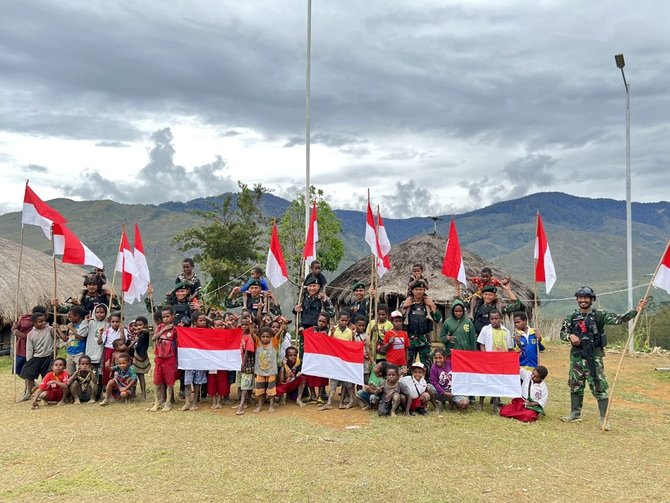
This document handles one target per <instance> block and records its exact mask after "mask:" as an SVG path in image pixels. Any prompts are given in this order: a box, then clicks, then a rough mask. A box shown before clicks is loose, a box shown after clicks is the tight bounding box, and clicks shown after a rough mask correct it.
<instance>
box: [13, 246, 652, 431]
mask: <svg viewBox="0 0 670 503" xmlns="http://www.w3.org/2000/svg"><path fill="white" fill-rule="evenodd" d="M182 265H183V273H182V274H180V275H179V276H178V277H177V278H176V281H175V286H174V288H173V289H171V290H170V292H169V293H168V294H167V296H166V298H165V301H164V302H163V303H161V304H160V305H154V302H153V300H154V299H153V289H151V288H150V289H149V295H148V297H147V299H146V305H147V308H148V310H149V312H150V315H151V316H150V318H152V320H153V325H152V324H151V323H150V322H149V320H148V319H147V317H144V316H140V317H137V318H135V319H134V320H132V321H131V322H130V323H128V324H127V326H125V324H124V323H123V320H122V319H121V316H120V314H119V313H118V312H117V310H116V309H114V308H115V305H114V299H113V295H112V292H111V291H109V290H108V288H107V286H106V280H105V277H104V271H102V270H96V271H94V272H92V273H91V274H90V275H87V276H86V278H85V281H84V287H85V290H84V291H83V292H82V295H81V298H80V299H77V300H75V301H74V302H71V303H70V304H69V305H61V304H60V303H59V302H58V299H53V301H52V304H53V306H54V307H55V308H56V309H57V310H59V311H60V312H64V313H66V316H67V321H68V322H67V324H65V325H61V324H59V323H56V322H55V321H54V322H53V324H52V326H49V325H48V323H47V318H48V315H47V309H46V308H45V307H40V306H38V307H35V308H34V309H33V312H32V313H31V314H30V315H26V316H23V317H22V318H21V319H20V320H19V321H18V322H17V323H16V324H15V325H14V332H15V334H16V337H17V344H16V348H17V356H16V363H17V365H16V372H17V373H18V374H19V375H20V376H21V377H22V378H23V379H24V381H25V390H24V394H23V396H22V397H21V398H20V399H19V401H28V400H30V401H31V404H32V407H33V408H38V407H39V406H40V405H44V404H48V403H56V404H57V405H64V404H67V403H70V402H73V403H74V404H81V403H95V402H96V401H99V404H100V405H101V406H106V405H109V404H111V403H113V402H114V401H128V400H130V399H133V398H135V397H136V396H137V398H139V399H140V400H147V396H148V395H147V385H146V379H145V377H146V375H147V374H148V373H149V372H151V371H152V372H153V384H154V403H153V404H152V405H151V406H150V407H148V408H147V410H148V411H151V412H156V411H165V412H167V411H170V410H171V409H172V407H173V405H174V404H175V403H176V401H177V398H181V399H182V400H184V403H183V405H182V406H181V407H180V408H181V410H183V411H188V410H195V409H197V408H198V406H199V404H202V403H203V402H204V401H209V402H211V408H213V409H219V408H221V407H223V406H226V405H228V406H233V407H234V408H235V410H236V414H238V415H243V414H244V413H245V412H246V410H247V407H248V406H249V405H250V404H251V405H255V408H254V409H253V410H254V412H260V411H261V410H262V409H263V407H264V405H265V402H267V403H268V410H269V412H273V411H274V410H275V407H276V406H279V405H281V406H285V404H286V403H287V401H291V402H295V403H296V404H297V405H298V406H299V407H305V406H306V405H308V404H309V403H315V404H316V407H317V409H318V410H320V411H327V410H329V409H332V408H333V406H334V400H335V398H336V397H338V390H339V403H338V407H339V408H341V409H349V408H351V407H354V406H360V407H361V408H362V409H364V410H370V409H376V410H377V411H378V414H379V415H380V416H395V415H398V414H403V415H415V414H419V415H424V414H426V413H428V411H429V410H435V411H438V412H441V411H442V410H444V409H445V408H446V409H456V410H465V409H468V408H469V407H474V408H476V409H478V410H481V409H482V408H483V406H484V398H485V397H479V401H477V400H476V397H474V396H463V395H455V394H454V393H452V389H451V383H452V370H451V352H452V351H453V350H465V351H495V352H499V351H504V352H507V351H517V352H518V353H519V361H520V370H519V379H520V383H521V397H517V398H514V399H513V400H512V401H511V403H508V404H503V402H502V400H501V399H500V398H498V397H491V401H490V403H491V407H492V408H493V410H495V411H496V412H499V414H500V415H501V416H505V417H510V418H515V419H518V420H521V421H526V422H529V421H535V420H537V419H538V417H540V416H541V415H543V414H544V413H545V407H546V404H547V399H548V395H549V392H548V388H547V386H546V383H545V382H544V380H545V378H546V377H547V374H548V370H547V368H546V367H544V366H541V365H538V363H539V355H540V352H541V351H542V350H543V349H544V347H543V344H542V336H541V334H540V333H538V331H537V330H535V329H534V328H532V327H530V326H529V324H528V316H527V314H526V312H525V311H524V307H523V305H522V303H521V302H520V301H519V300H518V299H517V297H516V296H515V294H514V292H513V291H512V288H511V285H510V280H509V278H502V279H499V278H495V277H494V276H493V275H492V272H491V270H490V269H488V268H484V269H482V271H481V273H480V275H479V276H477V277H471V278H468V280H469V282H470V283H471V284H472V291H473V294H472V295H471V296H469V297H468V298H467V299H460V298H457V299H454V300H453V302H451V310H450V316H448V317H447V318H446V319H445V320H444V321H443V320H442V315H441V313H440V311H439V309H438V308H437V306H436V304H435V303H434V302H433V300H432V299H431V298H430V295H429V293H428V292H429V285H428V281H427V280H426V278H424V276H423V272H424V271H423V267H422V265H421V264H415V265H414V266H413V268H412V272H411V276H410V277H409V281H408V290H407V297H406V299H405V300H404V301H403V302H402V303H401V304H400V305H399V306H398V309H397V310H394V311H392V312H389V308H388V307H387V306H386V305H384V304H376V305H375V304H374V303H371V299H370V297H372V296H374V295H375V292H374V290H372V289H366V285H365V284H364V283H363V282H356V283H355V284H354V285H353V286H352V296H351V301H350V302H349V305H347V306H344V307H340V309H339V312H337V313H336V309H335V306H334V305H333V303H332V301H331V300H330V299H329V298H328V296H327V295H326V292H325V286H326V278H325V277H324V275H323V273H322V272H321V266H320V263H319V262H318V261H314V262H312V264H311V266H310V272H309V274H308V276H307V277H306V278H305V280H304V285H303V288H304V293H301V296H300V298H299V300H298V302H297V303H296V305H295V306H293V308H292V313H293V315H294V316H295V318H296V325H295V326H296V327H297V331H296V333H295V334H291V333H290V331H289V328H290V326H291V322H290V320H289V319H287V318H286V317H284V316H283V315H282V310H281V307H280V305H279V302H278V301H277V299H276V298H275V296H274V295H273V293H272V291H271V290H270V288H269V284H268V282H267V280H266V279H265V278H264V277H263V270H262V269H260V268H254V269H253V270H252V271H251V277H250V278H249V279H248V280H247V281H245V282H244V283H243V284H240V285H239V286H238V287H235V288H233V289H232V291H231V292H230V295H229V296H228V298H227V299H226V302H225V309H221V308H212V307H210V308H208V309H205V307H204V306H203V304H202V303H201V301H200V300H199V298H198V294H199V292H200V289H201V283H200V279H199V278H198V276H197V275H196V274H195V272H194V263H193V261H192V260H191V259H188V258H187V259H184V261H183V264H182ZM499 288H502V289H504V290H505V294H506V295H505V297H506V299H507V300H506V301H503V300H502V299H501V298H500V297H499V296H498V289H499ZM301 292H302V290H301ZM576 298H577V301H578V307H579V309H578V310H576V311H575V313H573V314H572V315H570V316H569V317H568V318H567V319H566V322H565V324H564V327H563V329H562V338H564V339H565V340H569V341H570V342H571V344H572V351H571V360H570V361H571V367H570V381H569V384H570V390H571V397H572V398H571V400H572V410H571V413H570V415H569V416H567V417H565V418H563V419H564V420H566V421H580V420H581V404H582V400H583V394H584V388H585V383H586V382H588V383H589V385H590V387H591V390H592V391H593V393H594V395H595V396H596V398H597V399H598V403H599V406H600V410H601V420H603V419H604V412H603V404H604V407H605V408H606V406H607V381H606V379H605V376H604V371H603V365H602V356H603V353H602V351H603V349H602V348H604V346H605V344H606V340H603V339H605V337H604V331H603V325H605V324H617V323H621V322H624V321H627V320H628V319H631V318H632V317H634V316H635V314H636V313H637V312H639V311H641V310H642V309H644V307H645V305H646V304H645V303H644V302H643V301H641V302H640V304H639V305H638V307H637V308H636V310H635V311H631V312H630V313H626V314H624V315H622V316H618V315H615V314H613V313H608V312H606V311H601V310H595V309H593V308H592V302H593V300H595V293H594V292H593V291H592V290H591V289H590V288H588V287H583V288H582V289H580V290H579V291H578V292H577V293H576ZM70 300H72V299H70ZM110 307H111V308H112V310H111V312H110ZM236 308H239V310H238V309H236ZM505 316H510V317H511V320H513V324H514V327H513V328H512V329H511V330H510V329H508V328H507V327H505V326H504V324H503V318H504V317H505ZM442 321H443V323H442V324H441V331H440V342H441V345H440V347H434V344H433V343H432V342H431V337H430V334H431V333H432V332H433V329H434V326H435V324H436V323H440V322H442ZM179 326H184V327H195V328H212V329H226V328H228V329H230V328H235V327H240V328H241V330H242V341H241V346H240V351H241V359H242V365H241V368H240V369H239V371H229V370H224V369H211V370H209V371H205V370H189V369H182V370H180V369H178V364H177V359H178V347H179V337H178V332H177V327H179ZM310 331H312V332H321V333H324V334H327V335H329V336H331V337H334V338H337V339H341V340H346V341H358V342H362V343H363V347H364V362H365V363H364V382H365V384H364V385H362V386H360V385H355V384H353V383H348V382H343V381H339V380H333V379H330V380H329V379H326V378H324V377H320V376H315V375H305V374H304V373H303V372H302V358H303V353H304V345H303V342H304V338H305V334H306V333H308V332H310ZM598 334H601V337H594V335H598ZM58 340H60V341H62V342H63V343H64V344H65V356H64V357H57V352H58V348H57V347H56V346H54V342H55V341H58ZM151 345H153V348H154V358H153V363H152V362H151V361H150V357H149V349H150V347H151ZM39 377H41V378H42V380H41V382H40V383H39V384H38V385H37V386H36V380H37V379H38V378H39ZM177 382H179V384H180V385H179V390H178V392H175V384H176V383H177ZM234 384H236V390H237V393H236V396H234V397H233V395H232V393H231V390H232V389H234V388H233V385H234ZM607 426H608V427H609V425H607Z"/></svg>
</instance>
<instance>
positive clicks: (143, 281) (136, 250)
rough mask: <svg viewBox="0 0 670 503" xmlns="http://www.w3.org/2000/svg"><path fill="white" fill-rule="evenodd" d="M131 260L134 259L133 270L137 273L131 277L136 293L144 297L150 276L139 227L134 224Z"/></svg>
mask: <svg viewBox="0 0 670 503" xmlns="http://www.w3.org/2000/svg"><path fill="white" fill-rule="evenodd" d="M133 259H135V270H136V271H137V274H135V276H134V277H133V281H134V282H135V283H136V287H137V292H139V294H140V295H144V294H145V293H146V292H147V288H148V287H149V283H151V275H150V274H149V265H148V264H147V256H146V254H145V253H144V244H143V243H142V235H141V234H140V227H139V225H137V224H135V241H133Z"/></svg>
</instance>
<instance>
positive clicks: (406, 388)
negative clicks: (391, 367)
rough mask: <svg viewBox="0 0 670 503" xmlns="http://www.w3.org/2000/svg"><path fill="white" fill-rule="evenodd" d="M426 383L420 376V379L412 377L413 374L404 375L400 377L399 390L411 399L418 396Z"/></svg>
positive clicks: (424, 388)
mask: <svg viewBox="0 0 670 503" xmlns="http://www.w3.org/2000/svg"><path fill="white" fill-rule="evenodd" d="M427 387H428V384H426V380H425V379H424V378H423V377H422V378H421V380H420V381H417V380H416V379H414V376H411V375H410V376H405V377H401V378H400V391H402V393H403V394H404V395H407V396H408V397H409V398H410V399H411V400H414V399H416V398H419V395H420V394H421V393H423V392H424V391H426V388H427Z"/></svg>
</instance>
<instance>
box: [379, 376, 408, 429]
mask: <svg viewBox="0 0 670 503" xmlns="http://www.w3.org/2000/svg"><path fill="white" fill-rule="evenodd" d="M406 400H407V397H406V396H405V395H403V394H402V393H401V392H400V368H398V366H397V365H394V364H392V363H391V364H389V366H388V369H387V370H386V382H385V383H384V385H383V386H382V387H381V395H380V398H379V415H380V416H388V415H390V416H391V417H396V413H395V411H396V410H397V409H398V408H399V407H402V406H404V405H405V403H406ZM401 410H402V409H401Z"/></svg>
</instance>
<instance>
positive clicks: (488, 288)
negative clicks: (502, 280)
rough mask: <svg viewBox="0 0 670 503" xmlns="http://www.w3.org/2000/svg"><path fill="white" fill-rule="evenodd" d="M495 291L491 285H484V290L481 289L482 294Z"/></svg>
mask: <svg viewBox="0 0 670 503" xmlns="http://www.w3.org/2000/svg"><path fill="white" fill-rule="evenodd" d="M497 291H498V289H497V288H496V287H495V286H493V285H486V286H485V287H484V288H482V293H484V292H491V293H496V292H497Z"/></svg>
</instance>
